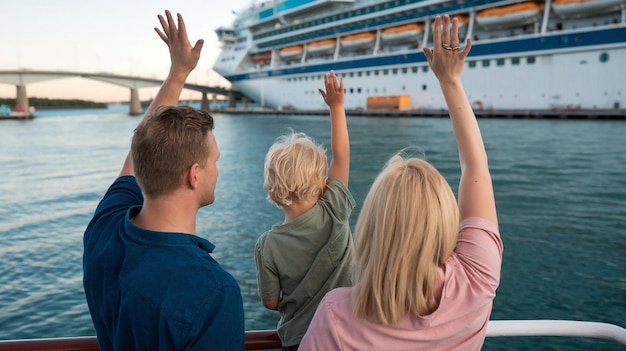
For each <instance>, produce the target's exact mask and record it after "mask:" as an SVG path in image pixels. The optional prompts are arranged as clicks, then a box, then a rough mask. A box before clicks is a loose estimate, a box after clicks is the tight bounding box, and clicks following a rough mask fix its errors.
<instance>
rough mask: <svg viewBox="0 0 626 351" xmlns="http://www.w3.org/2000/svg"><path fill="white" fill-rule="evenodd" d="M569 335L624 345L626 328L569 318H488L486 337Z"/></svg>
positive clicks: (625, 343) (625, 342)
mask: <svg viewBox="0 0 626 351" xmlns="http://www.w3.org/2000/svg"><path fill="white" fill-rule="evenodd" d="M500 336H506V337H509V336H570V337H583V338H599V339H607V340H612V341H615V342H618V343H620V344H624V345H626V329H624V328H622V327H620V326H618V325H615V324H610V323H603V322H587V321H570V320H553V319H545V320H537V319H535V320H490V321H489V323H488V324H487V337H500Z"/></svg>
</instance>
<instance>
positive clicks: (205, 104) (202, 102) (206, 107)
mask: <svg viewBox="0 0 626 351" xmlns="http://www.w3.org/2000/svg"><path fill="white" fill-rule="evenodd" d="M200 109H201V110H205V111H208V110H209V98H208V97H207V95H206V92H202V100H200Z"/></svg>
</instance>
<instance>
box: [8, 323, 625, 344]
mask: <svg viewBox="0 0 626 351" xmlns="http://www.w3.org/2000/svg"><path fill="white" fill-rule="evenodd" d="M519 336H563V337H577V338H597V339H605V340H609V341H614V342H616V343H619V344H623V345H626V329H625V328H623V327H620V326H618V325H615V324H611V323H604V322H589V321H572V320H490V321H489V323H488V325H487V337H519ZM280 348H281V343H280V339H279V338H278V334H277V332H276V330H250V331H246V349H247V350H280ZM9 350H11V351H99V350H100V349H99V347H98V340H97V339H96V337H95V336H78V337H68V338H42V339H18V340H0V351H9Z"/></svg>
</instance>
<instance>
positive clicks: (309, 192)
mask: <svg viewBox="0 0 626 351" xmlns="http://www.w3.org/2000/svg"><path fill="white" fill-rule="evenodd" d="M324 85H325V88H326V91H324V90H322V89H319V91H320V93H321V94H322V97H323V98H324V101H325V102H326V104H327V105H328V106H329V107H330V122H331V148H332V160H331V162H330V167H328V163H327V159H326V151H325V150H324V148H323V147H322V146H321V145H318V144H316V143H315V141H313V139H311V138H310V137H308V136H307V135H306V134H304V133H293V132H292V133H291V134H288V135H284V136H282V137H280V138H278V139H277V141H276V142H275V143H274V145H272V146H271V147H270V149H269V151H268V153H267V156H266V159H265V182H264V187H265V189H266V190H267V193H268V197H269V198H270V199H271V200H272V201H273V202H274V203H275V204H276V206H278V207H279V208H280V209H282V210H283V212H284V214H285V220H284V222H283V223H282V224H276V225H274V226H272V228H271V229H270V230H269V231H267V232H265V233H264V234H263V235H261V237H259V239H258V241H257V244H256V249H255V259H256V267H257V279H258V284H259V295H260V296H261V299H262V300H263V305H265V307H267V308H269V309H271V310H278V311H279V312H280V314H281V319H280V321H279V322H278V335H279V336H280V339H281V341H282V345H283V350H297V349H298V345H299V344H300V340H301V339H302V337H303V336H304V333H305V332H306V330H307V328H308V326H309V323H310V321H311V319H312V318H313V314H314V313H315V309H316V308H317V305H318V303H319V302H320V300H321V299H322V298H323V297H324V295H325V294H326V292H328V291H330V290H332V289H334V288H336V287H343V286H352V281H353V279H352V278H353V268H354V264H353V256H354V244H353V241H352V234H351V231H350V225H349V221H348V219H349V217H350V213H351V211H352V209H353V208H354V206H355V202H354V198H353V197H352V194H350V191H349V190H348V176H349V172H350V142H349V138H348V127H347V124H346V114H345V111H344V107H343V104H344V86H343V79H341V80H339V81H338V80H337V76H336V75H335V73H334V72H332V71H331V72H330V74H326V75H324ZM327 168H328V178H327V177H326V170H327Z"/></svg>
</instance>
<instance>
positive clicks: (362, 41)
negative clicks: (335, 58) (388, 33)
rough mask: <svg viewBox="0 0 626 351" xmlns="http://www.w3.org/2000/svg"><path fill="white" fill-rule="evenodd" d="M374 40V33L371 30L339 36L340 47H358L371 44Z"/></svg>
mask: <svg viewBox="0 0 626 351" xmlns="http://www.w3.org/2000/svg"><path fill="white" fill-rule="evenodd" d="M375 40H376V34H375V33H372V32H363V33H357V34H350V35H346V36H345V37H341V47H342V48H346V49H359V48H362V47H367V46H371V45H373V44H374V41H375Z"/></svg>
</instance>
